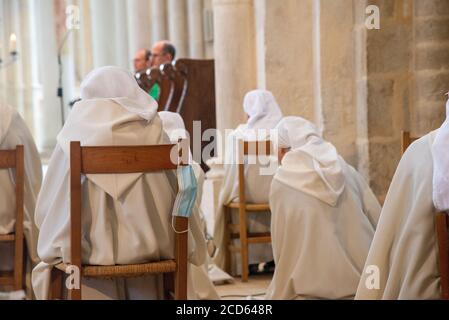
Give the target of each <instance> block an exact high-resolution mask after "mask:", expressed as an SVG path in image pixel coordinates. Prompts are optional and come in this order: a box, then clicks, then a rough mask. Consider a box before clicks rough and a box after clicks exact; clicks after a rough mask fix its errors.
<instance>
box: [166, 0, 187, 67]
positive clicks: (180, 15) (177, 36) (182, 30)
mask: <svg viewBox="0 0 449 320" xmlns="http://www.w3.org/2000/svg"><path fill="white" fill-rule="evenodd" d="M167 13H168V33H169V39H170V41H171V42H173V44H174V45H175V47H176V51H177V53H176V58H177V59H178V58H187V57H188V47H189V44H188V43H187V41H188V40H187V36H188V29H187V8H186V1H185V0H168V12H167Z"/></svg>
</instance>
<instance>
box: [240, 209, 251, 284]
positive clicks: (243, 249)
mask: <svg viewBox="0 0 449 320" xmlns="http://www.w3.org/2000/svg"><path fill="white" fill-rule="evenodd" d="M239 216H240V256H241V267H242V282H248V265H249V264H248V233H247V227H246V211H245V209H244V208H243V207H240V210H239Z"/></svg>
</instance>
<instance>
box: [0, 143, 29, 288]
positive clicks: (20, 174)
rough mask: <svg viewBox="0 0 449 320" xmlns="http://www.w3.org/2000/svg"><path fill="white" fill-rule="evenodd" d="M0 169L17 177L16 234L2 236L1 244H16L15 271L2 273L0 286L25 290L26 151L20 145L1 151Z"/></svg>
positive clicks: (0, 237)
mask: <svg viewBox="0 0 449 320" xmlns="http://www.w3.org/2000/svg"><path fill="white" fill-rule="evenodd" d="M0 169H15V175H16V223H15V231H14V233H11V234H7V235H0V242H3V243H4V242H9V243H12V242H13V243H14V270H13V271H12V272H0V286H8V287H12V288H13V289H14V290H22V289H24V261H25V259H24V252H25V250H24V236H23V195H24V177H25V167H24V151H23V146H22V145H19V146H17V147H16V149H15V150H0Z"/></svg>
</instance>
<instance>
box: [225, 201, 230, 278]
mask: <svg viewBox="0 0 449 320" xmlns="http://www.w3.org/2000/svg"><path fill="white" fill-rule="evenodd" d="M224 214H225V226H224V228H225V230H224V239H223V243H224V249H225V271H226V272H227V273H229V274H231V266H232V260H231V259H232V254H231V245H232V240H231V236H230V234H231V230H230V225H231V223H232V210H231V209H229V208H227V207H225V208H224Z"/></svg>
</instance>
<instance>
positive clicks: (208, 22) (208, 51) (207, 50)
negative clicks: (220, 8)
mask: <svg viewBox="0 0 449 320" xmlns="http://www.w3.org/2000/svg"><path fill="white" fill-rule="evenodd" d="M212 8H213V5H212V0H203V10H204V11H203V19H204V20H203V21H204V27H203V34H204V38H205V39H204V58H205V59H213V58H214V39H213V38H214V35H213V34H214V30H213V28H214V27H213V16H214V15H213V9H212ZM206 28H207V29H208V30H206ZM206 36H207V37H206Z"/></svg>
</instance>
